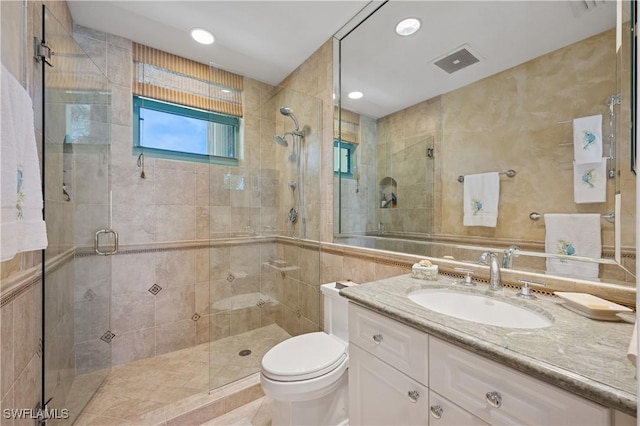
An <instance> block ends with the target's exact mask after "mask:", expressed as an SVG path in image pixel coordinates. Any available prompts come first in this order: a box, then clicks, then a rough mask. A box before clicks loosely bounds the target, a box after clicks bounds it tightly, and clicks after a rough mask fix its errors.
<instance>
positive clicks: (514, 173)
mask: <svg viewBox="0 0 640 426" xmlns="http://www.w3.org/2000/svg"><path fill="white" fill-rule="evenodd" d="M498 174H499V175H507V177H510V178H512V177H514V176H515V175H516V171H515V170H513V169H509V170H507V171H506V172H500V173H498ZM458 182H460V183H462V182H464V176H462V175H460V176H458Z"/></svg>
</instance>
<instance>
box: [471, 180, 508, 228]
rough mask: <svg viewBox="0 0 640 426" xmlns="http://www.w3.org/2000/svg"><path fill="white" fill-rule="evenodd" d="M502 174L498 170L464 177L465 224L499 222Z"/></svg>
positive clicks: (474, 224) (493, 224) (495, 223)
mask: <svg viewBox="0 0 640 426" xmlns="http://www.w3.org/2000/svg"><path fill="white" fill-rule="evenodd" d="M499 196H500V176H499V174H498V172H491V173H480V174H476V175H467V176H465V177H464V195H463V203H464V218H463V224H464V226H487V227H491V228H495V227H496V225H497V224H498V198H499Z"/></svg>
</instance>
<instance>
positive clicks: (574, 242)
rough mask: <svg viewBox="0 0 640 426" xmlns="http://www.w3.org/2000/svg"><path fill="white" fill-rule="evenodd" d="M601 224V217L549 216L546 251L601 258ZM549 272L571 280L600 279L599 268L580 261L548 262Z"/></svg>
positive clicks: (589, 215) (557, 260) (547, 220)
mask: <svg viewBox="0 0 640 426" xmlns="http://www.w3.org/2000/svg"><path fill="white" fill-rule="evenodd" d="M600 222H601V218H600V215H599V214H545V215H544V224H545V228H546V235H545V252H546V253H550V254H563V255H566V256H580V257H590V258H600V257H601V255H602V242H601V241H602V240H601V236H600V224H601V223H600ZM547 273H548V274H553V275H561V276H566V277H571V278H581V279H597V278H598V273H599V265H598V264H597V263H590V262H581V261H579V260H574V261H572V260H566V259H547Z"/></svg>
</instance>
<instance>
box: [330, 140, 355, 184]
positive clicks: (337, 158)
mask: <svg viewBox="0 0 640 426" xmlns="http://www.w3.org/2000/svg"><path fill="white" fill-rule="evenodd" d="M355 150H356V145H355V144H352V143H349V142H345V141H339V140H334V141H333V173H334V175H335V176H342V177H345V178H350V179H352V178H353V166H354V164H353V158H354V155H353V154H354V153H355Z"/></svg>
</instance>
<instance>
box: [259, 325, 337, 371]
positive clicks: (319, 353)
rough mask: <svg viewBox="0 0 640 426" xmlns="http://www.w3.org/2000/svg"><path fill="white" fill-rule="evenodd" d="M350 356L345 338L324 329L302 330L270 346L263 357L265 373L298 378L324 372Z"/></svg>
mask: <svg viewBox="0 0 640 426" xmlns="http://www.w3.org/2000/svg"><path fill="white" fill-rule="evenodd" d="M345 359H347V348H346V345H345V344H344V342H341V341H340V340H338V339H337V338H335V337H333V336H330V335H328V334H326V333H323V332H315V333H308V334H301V335H299V336H296V337H292V338H291V339H287V340H285V341H284V342H281V343H278V344H277V345H276V346H274V347H273V348H271V349H270V350H269V351H268V352H267V353H266V354H265V356H264V357H263V358H262V374H263V375H264V376H265V377H267V378H269V379H271V380H275V381H281V382H295V381H301V380H309V379H313V378H316V377H320V376H323V375H325V374H327V373H329V372H331V371H333V370H335V369H336V368H338V367H339V366H340V365H341V364H342V363H344V361H345Z"/></svg>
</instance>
